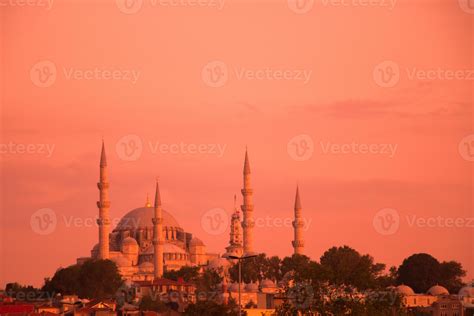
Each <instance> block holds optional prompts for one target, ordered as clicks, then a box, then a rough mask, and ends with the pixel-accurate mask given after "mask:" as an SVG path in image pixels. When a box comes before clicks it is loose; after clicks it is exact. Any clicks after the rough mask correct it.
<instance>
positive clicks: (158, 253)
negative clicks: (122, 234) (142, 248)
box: [152, 180, 164, 278]
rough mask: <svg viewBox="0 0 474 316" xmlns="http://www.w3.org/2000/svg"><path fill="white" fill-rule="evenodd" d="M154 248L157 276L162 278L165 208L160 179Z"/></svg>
mask: <svg viewBox="0 0 474 316" xmlns="http://www.w3.org/2000/svg"><path fill="white" fill-rule="evenodd" d="M152 221H153V248H154V255H153V259H154V264H155V271H154V275H155V278H161V277H162V276H163V245H164V240H163V210H162V208H161V196H160V187H159V185H158V180H156V193H155V213H154V216H153V220H152Z"/></svg>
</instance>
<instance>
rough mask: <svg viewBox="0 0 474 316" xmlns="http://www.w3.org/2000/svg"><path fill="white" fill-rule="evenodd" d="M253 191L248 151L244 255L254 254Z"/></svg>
mask: <svg viewBox="0 0 474 316" xmlns="http://www.w3.org/2000/svg"><path fill="white" fill-rule="evenodd" d="M252 194H253V190H252V189H251V188H250V163H249V156H248V153H247V149H246V150H245V163H244V188H243V189H242V196H243V199H244V204H243V205H242V206H241V208H242V213H243V214H244V219H243V221H242V228H243V230H244V253H249V252H253V227H254V226H255V222H254V220H253V204H252Z"/></svg>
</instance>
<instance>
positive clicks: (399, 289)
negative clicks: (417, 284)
mask: <svg viewBox="0 0 474 316" xmlns="http://www.w3.org/2000/svg"><path fill="white" fill-rule="evenodd" d="M395 290H396V291H397V292H398V293H400V294H402V295H415V292H414V291H413V290H412V288H411V287H409V286H406V285H405V284H402V285H399V286H397V287H396V289H395Z"/></svg>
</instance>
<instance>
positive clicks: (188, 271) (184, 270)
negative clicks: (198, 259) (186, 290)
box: [163, 266, 200, 282]
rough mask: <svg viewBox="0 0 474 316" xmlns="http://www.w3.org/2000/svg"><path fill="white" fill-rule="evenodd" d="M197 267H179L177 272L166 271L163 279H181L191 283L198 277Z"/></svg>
mask: <svg viewBox="0 0 474 316" xmlns="http://www.w3.org/2000/svg"><path fill="white" fill-rule="evenodd" d="M199 269H200V268H199V267H187V266H184V267H181V268H180V269H179V270H171V271H166V272H165V273H164V274H163V278H165V279H170V280H175V281H177V280H178V279H179V278H183V280H185V281H186V282H193V281H195V280H196V279H197V278H198V277H199Z"/></svg>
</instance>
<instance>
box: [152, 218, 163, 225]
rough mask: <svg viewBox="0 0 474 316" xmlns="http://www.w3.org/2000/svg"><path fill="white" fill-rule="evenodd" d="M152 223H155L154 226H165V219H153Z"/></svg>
mask: <svg viewBox="0 0 474 316" xmlns="http://www.w3.org/2000/svg"><path fill="white" fill-rule="evenodd" d="M151 221H152V222H153V224H154V225H160V224H163V218H161V217H159V218H156V217H155V218H152V219H151Z"/></svg>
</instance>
